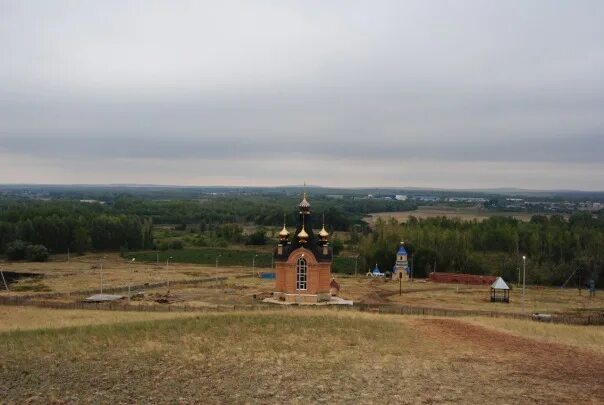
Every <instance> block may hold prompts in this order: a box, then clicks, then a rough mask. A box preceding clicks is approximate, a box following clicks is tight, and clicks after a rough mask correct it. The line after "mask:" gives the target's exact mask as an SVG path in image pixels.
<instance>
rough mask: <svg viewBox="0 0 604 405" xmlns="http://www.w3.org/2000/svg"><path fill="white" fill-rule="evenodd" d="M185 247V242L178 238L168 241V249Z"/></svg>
mask: <svg viewBox="0 0 604 405" xmlns="http://www.w3.org/2000/svg"><path fill="white" fill-rule="evenodd" d="M184 247H185V244H184V242H183V241H182V240H180V239H174V240H172V241H170V249H174V250H182V249H183V248H184Z"/></svg>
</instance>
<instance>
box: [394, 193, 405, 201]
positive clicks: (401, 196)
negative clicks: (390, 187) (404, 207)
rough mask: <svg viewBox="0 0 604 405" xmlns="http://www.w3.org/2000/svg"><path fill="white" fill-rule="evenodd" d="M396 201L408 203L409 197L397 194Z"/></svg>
mask: <svg viewBox="0 0 604 405" xmlns="http://www.w3.org/2000/svg"><path fill="white" fill-rule="evenodd" d="M394 199H395V200H397V201H407V196H406V195H402V194H397V195H395V196H394Z"/></svg>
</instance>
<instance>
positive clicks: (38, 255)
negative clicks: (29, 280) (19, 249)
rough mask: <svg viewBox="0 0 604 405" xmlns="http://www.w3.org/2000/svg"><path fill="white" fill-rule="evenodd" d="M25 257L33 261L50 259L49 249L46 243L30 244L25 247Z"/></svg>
mask: <svg viewBox="0 0 604 405" xmlns="http://www.w3.org/2000/svg"><path fill="white" fill-rule="evenodd" d="M25 257H26V258H27V259H28V260H31V261H32V262H45V261H47V260H48V249H46V246H44V245H29V246H27V248H25Z"/></svg>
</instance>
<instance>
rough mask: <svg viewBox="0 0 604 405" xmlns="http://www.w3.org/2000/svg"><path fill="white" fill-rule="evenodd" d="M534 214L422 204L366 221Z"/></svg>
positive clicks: (525, 218)
mask: <svg viewBox="0 0 604 405" xmlns="http://www.w3.org/2000/svg"><path fill="white" fill-rule="evenodd" d="M533 215H536V214H535V213H530V212H490V211H486V210H483V209H478V208H465V207H464V208H455V207H442V206H420V207H418V208H417V210H415V211H401V212H375V213H372V214H370V215H369V216H368V217H366V218H365V221H367V222H368V223H369V224H372V223H373V222H374V221H375V220H377V218H382V219H384V220H388V219H390V218H394V219H396V220H397V221H398V222H407V221H408V220H409V217H411V216H413V217H415V218H417V219H425V218H436V217H448V218H458V219H461V220H464V221H473V220H477V221H482V220H485V219H487V218H490V217H494V216H505V217H512V218H516V219H518V220H520V221H530V219H531V217H532V216H533Z"/></svg>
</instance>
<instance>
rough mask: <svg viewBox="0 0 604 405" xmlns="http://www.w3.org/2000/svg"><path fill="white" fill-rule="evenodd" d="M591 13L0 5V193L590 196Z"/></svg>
mask: <svg viewBox="0 0 604 405" xmlns="http://www.w3.org/2000/svg"><path fill="white" fill-rule="evenodd" d="M603 153H604V2H603V1H575V0H573V1H570V0H568V1H554V0H544V1H530V0H522V1H507V0H506V1H426V0H422V1H351V0H345V1H328V0H321V1H308V0H306V1H284V0H279V1H251V0H247V1H224V0H221V1H213V2H203V1H190V2H189V1H162V2H154V1H144V2H143V1H140V2H133V1H123V0H120V1H107V0H103V1H98V0H95V1H42V0H40V1H23V0H14V1H7V0H0V183H146V184H149V183H153V184H184V185H284V184H301V183H302V182H303V181H304V180H306V181H307V182H308V183H310V184H316V185H325V186H417V187H445V188H474V187H522V188H534V189H563V188H564V189H586V190H604V158H603Z"/></svg>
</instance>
